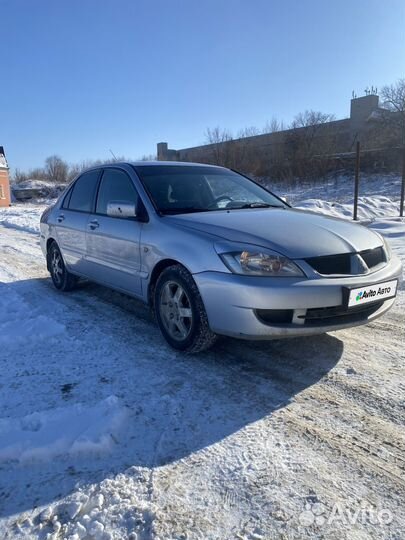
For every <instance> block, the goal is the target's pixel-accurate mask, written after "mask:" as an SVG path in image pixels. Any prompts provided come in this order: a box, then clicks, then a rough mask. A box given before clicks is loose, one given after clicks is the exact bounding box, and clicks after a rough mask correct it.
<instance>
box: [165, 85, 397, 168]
mask: <svg viewBox="0 0 405 540" xmlns="http://www.w3.org/2000/svg"><path fill="white" fill-rule="evenodd" d="M384 113H386V110H385V109H382V108H381V107H380V104H379V97H378V95H376V94H375V93H368V94H367V95H365V96H361V97H353V99H352V100H351V103H350V117H349V118H345V119H342V120H333V121H331V122H326V123H324V124H322V125H320V126H319V128H317V129H316V132H315V130H312V131H311V126H308V127H299V128H295V129H287V130H282V131H276V132H272V133H264V134H261V135H254V136H250V137H244V138H241V139H233V140H230V141H224V142H222V141H219V142H214V143H211V144H205V145H202V146H195V147H193V148H183V149H171V148H169V145H168V143H167V142H160V143H158V144H157V159H158V160H159V161H194V162H200V163H216V164H218V165H225V166H230V167H233V168H238V169H239V170H242V171H244V172H250V173H252V172H253V171H252V170H249V165H250V164H251V163H252V161H255V162H261V163H265V164H267V165H271V164H272V163H274V162H275V161H276V160H279V161H280V160H284V161H283V162H284V163H286V162H288V160H289V159H291V155H293V154H294V145H296V144H297V141H299V138H300V137H305V133H308V132H311V133H312V134H313V135H314V137H315V138H314V141H315V142H314V146H318V147H319V148H322V149H323V155H322V156H313V158H316V157H319V158H325V157H328V158H329V159H331V158H334V159H335V160H337V159H339V160H342V159H344V157H345V156H346V155H348V156H349V157H350V155H351V154H352V153H353V152H354V150H355V145H356V142H357V141H360V142H361V144H362V149H363V150H364V149H367V148H375V147H376V146H377V147H378V144H377V143H376V142H375V140H374V139H373V138H374V137H375V131H376V129H377V131H379V128H378V126H379V124H380V122H379V120H380V118H381V116H382V115H383V114H384ZM311 137H312V135H311ZM325 139H328V140H329V141H330V142H329V143H328V145H329V148H325V143H324V142H322V140H325ZM243 155H244V156H246V157H249V156H253V158H254V159H253V160H252V159H251V160H250V162H248V165H247V166H246V165H245V164H244V163H243V159H241V156H243Z"/></svg>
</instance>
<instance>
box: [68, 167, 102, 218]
mask: <svg viewBox="0 0 405 540" xmlns="http://www.w3.org/2000/svg"><path fill="white" fill-rule="evenodd" d="M99 175H100V171H98V170H94V171H89V172H86V173H83V174H82V175H81V176H80V178H78V180H76V182H75V184H74V186H73V188H72V193H71V195H70V200H69V210H77V211H80V212H92V210H93V204H94V197H95V194H96V188H97V182H98V178H99Z"/></svg>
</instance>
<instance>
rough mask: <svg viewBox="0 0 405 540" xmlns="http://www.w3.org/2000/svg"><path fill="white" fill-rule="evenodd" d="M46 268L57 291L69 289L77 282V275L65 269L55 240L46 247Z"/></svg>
mask: <svg viewBox="0 0 405 540" xmlns="http://www.w3.org/2000/svg"><path fill="white" fill-rule="evenodd" d="M48 269H49V272H50V274H51V278H52V282H53V284H54V285H55V287H56V288H57V289H58V290H59V291H71V290H72V289H74V288H75V286H76V284H77V277H76V276H74V275H73V274H71V273H70V272H68V271H67V269H66V266H65V262H64V260H63V257H62V253H61V252H60V249H59V246H58V244H57V243H56V242H52V244H51V245H50V247H49V249H48Z"/></svg>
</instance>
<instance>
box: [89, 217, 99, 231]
mask: <svg viewBox="0 0 405 540" xmlns="http://www.w3.org/2000/svg"><path fill="white" fill-rule="evenodd" d="M89 227H90V229H92V230H93V231H94V229H97V227H100V223H99V222H98V221H97V220H96V219H93V220H92V221H90V223H89Z"/></svg>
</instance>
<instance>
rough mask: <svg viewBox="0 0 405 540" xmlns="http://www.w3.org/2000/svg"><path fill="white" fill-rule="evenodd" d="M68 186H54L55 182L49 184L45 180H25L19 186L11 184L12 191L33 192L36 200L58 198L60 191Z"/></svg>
mask: <svg viewBox="0 0 405 540" xmlns="http://www.w3.org/2000/svg"><path fill="white" fill-rule="evenodd" d="M67 185H68V184H55V182H49V181H47V180H35V179H32V180H26V181H25V182H20V183H19V184H12V185H11V189H12V190H16V191H18V190H25V189H26V190H31V189H33V190H35V191H36V192H37V194H38V198H55V197H58V196H59V195H60V194H61V193H62V191H64V190H65V189H66V186H67Z"/></svg>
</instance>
